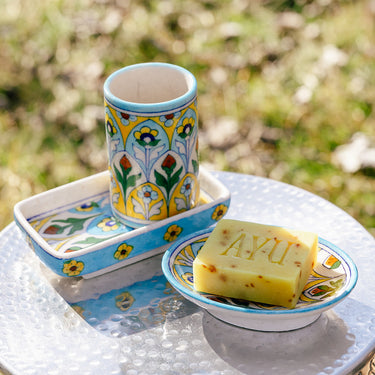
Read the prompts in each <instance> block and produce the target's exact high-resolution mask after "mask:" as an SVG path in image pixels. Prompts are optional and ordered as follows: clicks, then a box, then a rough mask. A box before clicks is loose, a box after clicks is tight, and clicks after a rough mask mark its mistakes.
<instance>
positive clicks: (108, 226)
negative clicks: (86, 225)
mask: <svg viewBox="0 0 375 375" xmlns="http://www.w3.org/2000/svg"><path fill="white" fill-rule="evenodd" d="M98 228H100V229H101V230H102V231H104V232H109V231H111V230H116V229H118V228H119V224H118V222H117V221H116V220H114V219H113V218H111V217H106V218H105V219H103V220H102V221H101V222H100V223H99V224H98Z"/></svg>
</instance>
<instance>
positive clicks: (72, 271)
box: [63, 260, 85, 276]
mask: <svg viewBox="0 0 375 375" xmlns="http://www.w3.org/2000/svg"><path fill="white" fill-rule="evenodd" d="M84 267H85V265H84V264H83V262H77V261H76V260H71V261H66V262H64V268H63V272H64V273H65V274H66V275H68V276H78V275H79V274H80V273H81V272H82V270H83V268H84Z"/></svg>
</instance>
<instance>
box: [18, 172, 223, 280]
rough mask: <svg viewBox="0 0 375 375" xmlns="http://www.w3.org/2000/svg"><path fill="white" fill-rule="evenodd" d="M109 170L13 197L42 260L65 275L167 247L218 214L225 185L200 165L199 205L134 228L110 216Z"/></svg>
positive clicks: (92, 271)
mask: <svg viewBox="0 0 375 375" xmlns="http://www.w3.org/2000/svg"><path fill="white" fill-rule="evenodd" d="M109 179H110V177H109V172H108V171H106V172H102V173H99V174H96V175H93V176H90V177H86V178H84V179H81V180H79V181H76V182H72V183H69V184H67V185H63V186H61V187H58V188H55V189H52V190H49V191H46V192H44V193H41V194H38V195H35V196H33V197H31V198H28V199H26V200H23V201H21V202H19V203H17V204H16V205H15V207H14V218H15V221H16V223H17V225H18V226H19V227H20V228H21V230H22V231H23V233H24V234H25V235H26V238H27V242H28V243H29V245H30V246H31V248H32V249H34V251H35V253H36V254H37V255H38V256H39V258H40V259H41V260H42V262H43V263H44V264H45V265H46V266H47V267H49V268H50V269H51V270H53V271H54V272H55V273H56V274H58V275H60V276H65V277H76V276H83V277H85V278H89V277H94V276H97V275H100V274H102V273H105V272H109V271H113V270H115V269H117V268H120V267H123V266H125V265H128V264H131V263H134V262H137V261H139V260H142V259H145V258H148V257H150V256H153V255H156V254H159V253H161V252H163V251H165V250H166V249H167V248H168V247H169V246H170V244H171V243H172V242H174V241H175V240H176V239H177V238H181V237H182V236H185V235H188V234H190V233H192V232H195V231H198V230H201V229H203V228H206V227H209V226H211V225H213V224H215V223H216V222H217V221H218V220H220V219H221V218H222V217H223V216H224V214H225V213H226V211H227V209H228V207H229V203H230V192H229V190H228V189H227V188H226V187H225V186H224V185H223V184H222V183H220V182H219V181H218V180H217V179H216V178H214V177H213V176H212V175H211V174H210V173H209V172H207V171H205V170H204V169H203V168H201V169H200V176H199V182H200V186H201V194H200V202H199V204H198V206H197V207H195V208H193V209H191V210H188V211H185V212H183V213H181V214H178V215H175V216H172V217H170V218H168V219H165V220H162V221H158V222H155V224H150V225H148V226H144V227H141V228H137V229H133V228H130V227H127V226H125V225H124V224H121V223H120V222H119V221H117V220H116V219H115V218H114V217H113V216H112V212H111V208H110V200H109V199H110V198H109Z"/></svg>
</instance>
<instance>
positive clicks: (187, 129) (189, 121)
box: [177, 117, 195, 138]
mask: <svg viewBox="0 0 375 375" xmlns="http://www.w3.org/2000/svg"><path fill="white" fill-rule="evenodd" d="M194 124H195V119H194V118H193V117H189V118H184V119H183V121H182V125H180V126H179V127H178V128H177V133H178V135H179V136H180V137H181V138H186V137H187V136H189V135H190V134H191V133H192V131H193V128H194Z"/></svg>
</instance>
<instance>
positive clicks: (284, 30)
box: [0, 0, 375, 235]
mask: <svg viewBox="0 0 375 375" xmlns="http://www.w3.org/2000/svg"><path fill="white" fill-rule="evenodd" d="M1 1H2V12H1V13H0V59H1V69H0V132H1V137H0V212H1V216H0V228H3V227H4V226H5V225H7V224H8V223H10V222H11V221H12V220H13V218H12V211H13V206H14V204H15V203H16V202H18V201H20V200H22V199H24V198H26V197H29V196H31V195H34V194H36V193H39V192H42V191H45V190H47V189H50V188H53V187H55V186H59V185H63V184H65V183H67V182H70V181H74V180H76V179H79V178H82V177H84V176H87V175H90V174H93V173H96V172H99V171H102V170H104V169H106V167H107V154H106V147H105V135H104V126H103V118H104V110H103V95H102V85H103V82H104V80H105V78H106V77H107V76H108V75H109V74H110V73H112V72H113V71H114V70H116V69H118V68H120V67H123V66H125V65H129V64H133V63H138V62H145V61H165V62H170V63H174V64H178V65H182V66H184V67H186V68H187V69H189V70H191V71H192V72H193V73H194V74H195V76H196V77H197V80H198V90H199V102H198V104H199V116H200V120H199V121H200V123H199V125H200V154H201V162H202V164H205V165H208V166H209V167H212V168H215V169H218V170H229V171H235V172H240V173H248V174H254V175H259V176H265V177H270V178H273V179H276V180H280V181H284V182H287V183H290V184H293V185H296V186H299V187H301V188H304V189H306V190H308V191H311V192H313V193H315V194H318V195H320V196H322V197H323V198H325V199H327V200H329V201H331V202H332V203H334V204H336V205H338V206H339V207H341V208H342V209H344V210H345V211H346V212H348V213H349V214H350V215H352V216H353V217H354V218H355V219H357V220H358V221H359V222H360V223H361V224H362V225H363V226H364V227H365V228H367V229H368V230H369V231H370V233H372V234H373V235H375V172H374V169H373V168H365V169H361V170H359V171H356V172H354V173H348V172H344V171H343V170H342V169H341V168H340V166H338V165H337V164H336V163H335V162H334V160H333V155H334V151H335V150H336V148H337V147H338V146H340V145H342V144H345V143H347V142H349V140H350V138H351V137H352V136H353V134H355V133H357V132H362V133H364V134H365V135H367V136H368V137H369V139H371V140H372V141H373V142H374V143H375V131H374V129H375V128H374V126H375V117H374V112H373V103H374V102H375V82H374V81H375V59H374V57H375V27H374V25H375V22H374V21H375V2H374V0H366V1H364V0H362V1H335V0H319V1H307V0H299V1H282V0H274V1H272V0H269V1H250V0H249V1H246V0H232V1H228V0H225V1H218V0H217V1H214V0H201V1H198V0H188V1H186V0H176V1H169V0H143V1H130V0H114V1H109V0H108V1H107V0H79V1H76V0H41V1H39V2H38V4H34V3H33V2H30V1H26V0H1Z"/></svg>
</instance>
